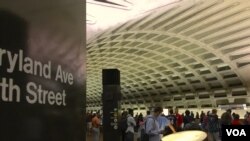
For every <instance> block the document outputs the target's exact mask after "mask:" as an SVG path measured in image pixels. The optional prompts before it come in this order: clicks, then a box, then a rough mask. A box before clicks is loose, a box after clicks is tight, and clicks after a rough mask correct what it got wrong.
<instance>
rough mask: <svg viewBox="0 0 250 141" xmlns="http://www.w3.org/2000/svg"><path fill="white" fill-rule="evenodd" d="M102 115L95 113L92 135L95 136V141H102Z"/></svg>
mask: <svg viewBox="0 0 250 141" xmlns="http://www.w3.org/2000/svg"><path fill="white" fill-rule="evenodd" d="M100 124H101V120H100V115H99V114H98V113H97V114H94V115H93V118H92V131H93V132H92V136H93V141H100Z"/></svg>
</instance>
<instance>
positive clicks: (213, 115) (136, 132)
mask: <svg viewBox="0 0 250 141" xmlns="http://www.w3.org/2000/svg"><path fill="white" fill-rule="evenodd" d="M162 112H163V109H162V108H161V107H155V108H154V110H153V111H151V112H150V111H147V115H145V116H143V114H142V113H140V114H138V113H137V114H136V115H134V114H133V110H132V109H128V111H124V112H122V114H121V117H120V120H119V130H120V132H121V138H122V141H135V140H134V139H135V138H136V140H137V141H161V138H162V137H163V136H166V135H169V134H172V133H175V132H179V131H185V130H201V131H204V132H206V133H207V138H206V140H208V141H220V140H221V127H222V125H250V113H249V112H246V114H245V115H244V118H243V119H240V116H239V114H237V113H234V112H233V113H232V110H231V109H228V110H226V111H225V112H224V113H222V115H221V116H220V118H219V116H218V115H217V110H216V109H212V110H211V111H207V112H206V113H205V112H203V111H201V113H198V112H196V114H194V113H193V111H190V110H186V111H185V112H184V113H182V114H180V113H179V110H178V108H176V109H169V113H168V115H164V114H163V113H162ZM87 115H88V118H87V123H88V134H89V135H90V134H91V135H92V137H93V141H100V140H99V139H100V137H99V136H100V129H99V127H100V125H101V115H99V114H89V113H88V114H87ZM145 135H147V136H145ZM146 138H147V140H146Z"/></svg>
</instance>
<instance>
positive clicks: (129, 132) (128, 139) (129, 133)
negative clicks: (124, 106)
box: [125, 109, 136, 141]
mask: <svg viewBox="0 0 250 141" xmlns="http://www.w3.org/2000/svg"><path fill="white" fill-rule="evenodd" d="M127 125H128V127H127V129H126V134H125V141H134V132H135V131H134V127H135V126H136V122H135V119H134V118H133V110H132V109H129V110H128V115H127Z"/></svg>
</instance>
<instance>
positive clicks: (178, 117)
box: [175, 108, 183, 131]
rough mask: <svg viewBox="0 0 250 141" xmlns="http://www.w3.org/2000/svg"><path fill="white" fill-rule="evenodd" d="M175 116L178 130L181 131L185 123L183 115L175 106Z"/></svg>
mask: <svg viewBox="0 0 250 141" xmlns="http://www.w3.org/2000/svg"><path fill="white" fill-rule="evenodd" d="M175 117H176V130H177V131H181V130H182V124H183V117H182V116H181V114H179V109H178V108H175Z"/></svg>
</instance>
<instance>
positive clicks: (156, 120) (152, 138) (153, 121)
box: [145, 107, 175, 141]
mask: <svg viewBox="0 0 250 141" xmlns="http://www.w3.org/2000/svg"><path fill="white" fill-rule="evenodd" d="M162 111H163V109H162V107H156V108H155V109H154V112H153V114H152V115H150V116H148V118H147V120H146V128H145V130H146V133H147V134H149V141H160V140H161V134H162V133H163V131H164V129H165V127H166V126H167V125H166V124H167V123H169V122H168V121H167V118H166V117H160V115H161V113H162ZM169 125H171V124H169ZM170 128H171V127H170ZM173 132H175V130H174V131H173Z"/></svg>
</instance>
